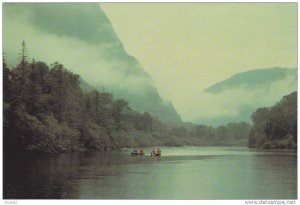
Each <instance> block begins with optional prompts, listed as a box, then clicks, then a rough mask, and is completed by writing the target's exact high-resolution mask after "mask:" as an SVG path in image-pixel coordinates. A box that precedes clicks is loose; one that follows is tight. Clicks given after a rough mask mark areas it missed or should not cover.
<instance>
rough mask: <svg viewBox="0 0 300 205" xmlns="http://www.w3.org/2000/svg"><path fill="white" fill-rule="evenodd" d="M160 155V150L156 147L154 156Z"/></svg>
mask: <svg viewBox="0 0 300 205" xmlns="http://www.w3.org/2000/svg"><path fill="white" fill-rule="evenodd" d="M160 155H161V150H160V148H157V150H156V156H160Z"/></svg>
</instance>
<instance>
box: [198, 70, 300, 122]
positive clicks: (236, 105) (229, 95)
mask: <svg viewBox="0 0 300 205" xmlns="http://www.w3.org/2000/svg"><path fill="white" fill-rule="evenodd" d="M295 90H297V69H288V68H279V67H276V68H265V69H255V70H250V71H247V72H243V73H238V74H235V75H233V76H231V77H230V78H228V79H226V80H224V81H221V82H218V83H216V84H214V85H212V86H210V87H208V88H206V89H205V90H204V91H203V92H202V93H200V94H201V95H202V96H203V98H208V99H210V100H211V101H212V102H213V103H212V104H213V105H214V109H215V112H216V113H215V115H214V116H212V115H211V116H204V117H201V118H198V120H197V122H199V123H203V124H209V125H213V126H218V125H221V124H225V123H228V122H241V121H246V122H251V114H252V113H253V112H254V111H255V110H256V109H257V108H259V107H266V106H267V107H268V106H271V105H273V104H274V103H275V102H277V101H279V100H280V99H281V98H282V96H284V95H287V94H289V93H291V92H293V91H295Z"/></svg>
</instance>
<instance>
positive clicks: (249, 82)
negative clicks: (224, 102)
mask: <svg viewBox="0 0 300 205" xmlns="http://www.w3.org/2000/svg"><path fill="white" fill-rule="evenodd" d="M296 74H297V69H296V68H281V67H274V68H263V69H255V70H250V71H246V72H242V73H237V74H235V75H233V76H231V77H230V78H228V79H226V80H223V81H221V82H218V83H216V84H214V85H212V86H210V87H208V88H206V89H204V91H205V92H208V93H214V94H216V93H220V92H223V91H225V90H227V89H233V88H238V87H241V86H243V87H244V88H249V89H251V88H254V87H259V86H262V85H266V84H270V83H273V82H275V81H278V80H282V79H284V78H285V77H287V76H288V75H295V76H297V75H296ZM295 80H296V78H295Z"/></svg>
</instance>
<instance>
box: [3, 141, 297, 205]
mask: <svg viewBox="0 0 300 205" xmlns="http://www.w3.org/2000/svg"><path fill="white" fill-rule="evenodd" d="M150 151H151V150H149V152H148V150H146V153H150ZM296 197H297V157H296V153H293V152H265V151H257V150H250V149H247V148H215V147H212V148H207V147H205V148H203V147H192V148H188V147H183V148H167V147H166V148H163V155H162V156H161V157H154V156H153V157H151V156H150V155H147V154H146V155H144V156H131V155H130V152H129V151H124V150H123V151H122V150H120V151H107V152H104V151H103V152H99V151H97V152H85V153H68V154H56V155H43V156H36V155H30V156H23V157H22V158H20V157H18V158H10V159H9V160H4V198H15V199H16V198H19V199H26V198H34V199H60V198H74V199H78V198H83V199H287V198H296Z"/></svg>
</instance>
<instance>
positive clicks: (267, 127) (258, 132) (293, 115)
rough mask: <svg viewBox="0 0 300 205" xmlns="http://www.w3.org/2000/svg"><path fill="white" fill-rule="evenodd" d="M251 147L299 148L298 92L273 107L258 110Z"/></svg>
mask: <svg viewBox="0 0 300 205" xmlns="http://www.w3.org/2000/svg"><path fill="white" fill-rule="evenodd" d="M252 121H253V126H252V129H251V132H250V135H249V147H252V148H263V149H296V148H297V92H296V91H295V92H293V93H291V94H289V95H287V96H284V97H283V98H282V99H281V100H280V101H279V102H278V103H277V104H276V105H274V106H273V107H264V108H259V109H257V110H256V111H255V112H254V113H253V114H252Z"/></svg>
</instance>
